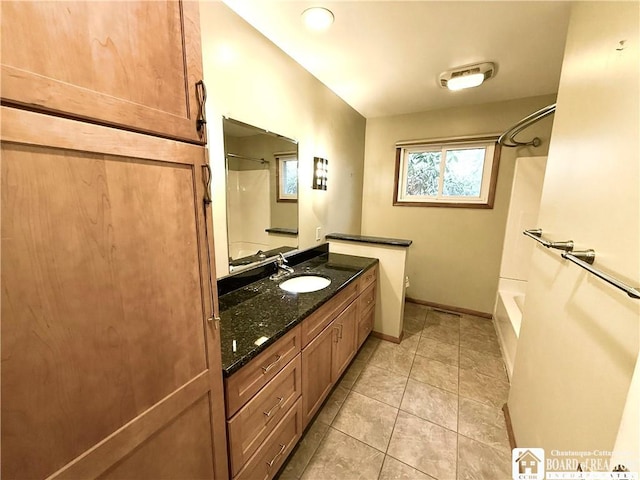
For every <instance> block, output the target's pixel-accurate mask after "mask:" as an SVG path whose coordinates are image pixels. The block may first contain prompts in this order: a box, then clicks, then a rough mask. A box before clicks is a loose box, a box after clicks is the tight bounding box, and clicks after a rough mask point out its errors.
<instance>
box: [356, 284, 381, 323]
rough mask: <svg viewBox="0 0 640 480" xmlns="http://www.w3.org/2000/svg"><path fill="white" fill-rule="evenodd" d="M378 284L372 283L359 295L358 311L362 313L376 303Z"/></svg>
mask: <svg viewBox="0 0 640 480" xmlns="http://www.w3.org/2000/svg"><path fill="white" fill-rule="evenodd" d="M376 285H377V282H374V283H372V284H371V285H369V286H368V287H367V289H366V290H365V291H364V292H362V293H361V294H360V296H359V297H358V312H361V313H360V314H361V315H362V313H363V312H364V311H365V310H367V309H368V308H369V307H371V306H372V305H374V304H375V303H376Z"/></svg>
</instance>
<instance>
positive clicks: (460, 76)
mask: <svg viewBox="0 0 640 480" xmlns="http://www.w3.org/2000/svg"><path fill="white" fill-rule="evenodd" d="M495 72H496V67H495V65H494V64H493V63H489V62H487V63H476V64H473V65H466V66H464V67H456V68H454V69H451V70H447V71H446V72H442V73H441V74H440V76H439V77H438V84H439V85H440V86H441V87H442V88H448V89H449V90H462V89H464V88H472V87H477V86H478V85H481V84H482V83H483V82H484V81H485V80H489V79H490V78H493V77H494V76H495Z"/></svg>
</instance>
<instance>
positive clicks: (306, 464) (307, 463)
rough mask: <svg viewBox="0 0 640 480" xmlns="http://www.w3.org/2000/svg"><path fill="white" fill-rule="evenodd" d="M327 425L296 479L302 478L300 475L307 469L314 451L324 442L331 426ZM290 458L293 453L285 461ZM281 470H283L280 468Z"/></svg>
mask: <svg viewBox="0 0 640 480" xmlns="http://www.w3.org/2000/svg"><path fill="white" fill-rule="evenodd" d="M325 425H326V424H325ZM327 426H328V428H327V429H326V430H325V431H324V433H323V434H322V437H321V438H320V441H319V442H318V445H317V446H316V448H314V450H313V453H312V454H311V455H310V456H309V460H307V461H306V463H305V464H304V468H303V469H302V472H300V476H299V477H298V480H299V479H301V478H302V476H303V475H304V472H305V471H306V470H307V467H308V466H309V464H310V463H311V460H313V457H315V455H316V452H317V451H318V449H319V448H320V445H322V442H324V439H325V437H326V436H327V432H328V431H329V428H331V425H327ZM307 431H308V430H307ZM292 458H293V455H292V456H291V457H289V459H288V460H287V461H289V460H291V459H292ZM282 472H284V470H282Z"/></svg>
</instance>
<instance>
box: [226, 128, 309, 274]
mask: <svg viewBox="0 0 640 480" xmlns="http://www.w3.org/2000/svg"><path fill="white" fill-rule="evenodd" d="M223 126H224V146H225V162H226V172H227V182H226V184H227V195H226V197H227V235H228V249H229V250H228V251H229V271H230V272H235V271H237V270H240V269H245V268H249V267H251V266H253V265H255V264H256V263H257V262H260V261H263V260H266V259H267V258H270V257H273V256H275V255H277V254H278V253H280V252H287V251H290V250H294V249H296V248H297V246H298V149H297V144H296V142H295V141H293V140H290V139H288V138H286V137H283V136H281V135H277V134H274V133H272V132H267V131H265V130H262V129H259V128H256V127H253V126H251V125H247V124H245V123H242V122H238V121H235V120H231V119H228V118H225V119H224V121H223Z"/></svg>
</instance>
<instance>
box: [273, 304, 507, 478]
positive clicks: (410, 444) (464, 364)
mask: <svg viewBox="0 0 640 480" xmlns="http://www.w3.org/2000/svg"><path fill="white" fill-rule="evenodd" d="M404 327H405V333H404V339H403V341H402V342H401V343H400V344H394V343H391V342H386V341H383V340H378V339H376V338H369V339H368V340H367V342H366V343H365V345H364V346H363V347H362V349H361V350H360V352H359V353H358V355H357V357H356V358H355V359H354V361H353V362H352V364H351V366H350V367H349V369H348V370H347V371H346V372H345V374H344V375H343V377H342V379H341V380H340V382H339V383H338V385H337V386H336V388H335V389H334V390H333V392H332V393H331V395H330V397H329V398H328V399H327V402H326V403H325V405H324V407H323V408H322V410H321V411H320V413H319V414H318V415H317V416H316V418H315V420H314V422H313V423H312V425H311V426H310V428H309V429H308V430H307V432H306V434H305V436H304V437H303V439H302V441H301V442H300V444H299V446H298V448H297V449H296V450H295V451H294V453H293V455H292V456H291V457H290V459H289V460H288V462H287V464H286V466H285V468H284V469H283V470H282V471H281V473H280V477H279V478H280V480H331V479H336V480H352V479H363V480H391V479H396V480H400V479H407V480H509V479H510V478H511V470H510V463H511V453H510V448H509V441H508V438H507V432H506V426H505V422H504V416H503V414H502V405H503V404H504V403H505V402H506V400H507V394H508V391H509V384H508V382H507V376H506V374H505V370H504V365H503V363H502V359H501V357H500V348H499V346H498V340H497V338H496V334H495V330H494V328H493V324H492V322H491V321H490V320H487V319H483V318H478V317H473V316H469V315H461V316H457V315H450V314H445V313H441V312H437V311H434V310H432V309H429V308H428V307H424V306H422V305H416V304H413V303H407V304H406V305H405V316H404Z"/></svg>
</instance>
